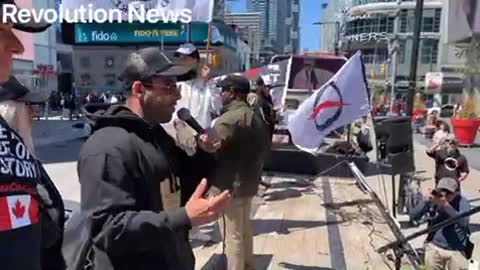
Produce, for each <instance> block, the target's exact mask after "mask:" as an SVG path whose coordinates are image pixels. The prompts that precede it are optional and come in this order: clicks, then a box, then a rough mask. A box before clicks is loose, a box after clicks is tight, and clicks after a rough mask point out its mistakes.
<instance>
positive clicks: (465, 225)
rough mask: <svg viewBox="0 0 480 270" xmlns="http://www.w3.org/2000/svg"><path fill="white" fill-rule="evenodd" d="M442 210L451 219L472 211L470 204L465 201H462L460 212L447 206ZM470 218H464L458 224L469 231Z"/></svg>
mask: <svg viewBox="0 0 480 270" xmlns="http://www.w3.org/2000/svg"><path fill="white" fill-rule="evenodd" d="M442 210H443V211H444V212H445V213H446V214H447V215H448V216H449V217H450V218H452V217H456V216H458V215H459V214H462V213H465V212H467V211H469V210H470V204H469V203H468V201H467V200H465V199H463V198H462V199H460V202H459V209H458V211H457V210H455V209H454V208H453V207H452V206H450V205H447V206H446V207H444V208H442ZM468 223H469V218H468V217H463V218H460V219H458V220H457V222H456V224H458V225H459V226H460V227H462V228H463V229H468Z"/></svg>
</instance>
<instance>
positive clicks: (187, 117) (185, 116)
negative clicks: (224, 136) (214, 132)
mask: <svg viewBox="0 0 480 270" xmlns="http://www.w3.org/2000/svg"><path fill="white" fill-rule="evenodd" d="M177 117H178V119H180V120H182V121H183V122H185V123H187V125H189V126H190V127H191V128H193V129H194V130H195V131H196V132H198V133H199V134H202V133H205V129H204V128H203V127H202V126H201V125H200V124H199V123H198V122H197V120H195V118H193V117H192V115H191V114H190V111H189V110H188V109H187V108H181V109H180V110H178V112H177Z"/></svg>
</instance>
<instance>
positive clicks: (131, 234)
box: [78, 154, 190, 256]
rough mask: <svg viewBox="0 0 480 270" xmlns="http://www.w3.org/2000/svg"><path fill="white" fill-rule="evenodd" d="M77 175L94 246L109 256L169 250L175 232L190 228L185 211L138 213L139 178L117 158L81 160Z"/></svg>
mask: <svg viewBox="0 0 480 270" xmlns="http://www.w3.org/2000/svg"><path fill="white" fill-rule="evenodd" d="M78 172H79V178H80V183H81V194H82V196H81V197H82V198H81V202H82V211H84V212H85V213H86V215H87V216H88V217H89V218H90V219H91V228H90V231H91V234H92V237H93V240H94V243H95V244H96V245H97V246H98V247H100V248H101V249H104V250H105V251H106V252H107V253H108V254H111V255H116V256H121V255H123V254H126V253H140V252H143V251H146V250H151V249H162V248H171V247H172V246H175V241H176V239H175V234H176V233H175V232H176V231H180V230H184V229H185V228H189V227H190V220H189V218H188V216H187V214H186V211H185V209H184V208H177V209H172V210H168V211H164V212H160V213H156V212H152V211H143V210H141V207H140V206H139V203H138V202H137V199H138V194H136V192H138V190H136V185H135V182H134V181H135V180H138V179H135V178H134V177H133V175H132V173H131V172H129V169H128V168H127V167H126V164H125V163H124V162H123V161H122V159H121V158H119V157H117V156H112V155H109V154H97V155H89V156H84V157H81V158H80V160H79V165H78ZM137 243H138V244H137Z"/></svg>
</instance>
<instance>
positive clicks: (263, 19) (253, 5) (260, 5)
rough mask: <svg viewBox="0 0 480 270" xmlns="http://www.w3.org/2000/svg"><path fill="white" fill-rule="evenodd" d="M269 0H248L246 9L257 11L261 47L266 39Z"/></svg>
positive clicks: (268, 21) (268, 20)
mask: <svg viewBox="0 0 480 270" xmlns="http://www.w3.org/2000/svg"><path fill="white" fill-rule="evenodd" d="M269 2H270V0H248V1H247V10H248V12H257V13H259V14H260V31H259V32H258V34H259V35H260V40H261V41H262V44H261V46H262V47H263V46H264V45H265V44H266V42H267V40H268V30H269V29H270V26H269V24H270V4H269Z"/></svg>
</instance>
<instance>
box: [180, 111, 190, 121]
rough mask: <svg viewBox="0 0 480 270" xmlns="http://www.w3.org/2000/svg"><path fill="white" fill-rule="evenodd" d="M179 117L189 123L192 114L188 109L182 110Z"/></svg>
mask: <svg viewBox="0 0 480 270" xmlns="http://www.w3.org/2000/svg"><path fill="white" fill-rule="evenodd" d="M177 117H178V119H180V120H182V121H187V120H188V119H190V118H191V117H192V115H191V114H190V111H189V110H188V109H187V108H181V109H180V110H178V112H177Z"/></svg>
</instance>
